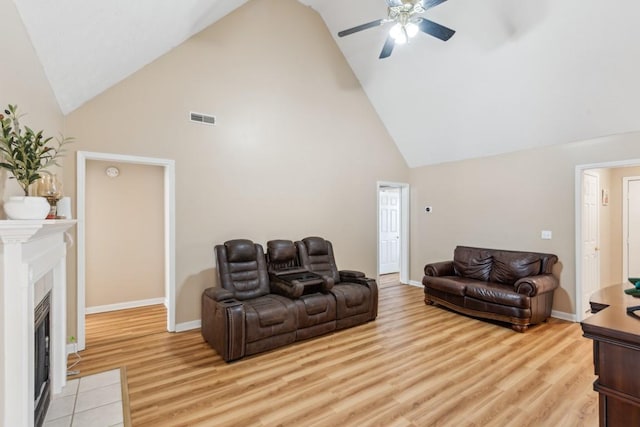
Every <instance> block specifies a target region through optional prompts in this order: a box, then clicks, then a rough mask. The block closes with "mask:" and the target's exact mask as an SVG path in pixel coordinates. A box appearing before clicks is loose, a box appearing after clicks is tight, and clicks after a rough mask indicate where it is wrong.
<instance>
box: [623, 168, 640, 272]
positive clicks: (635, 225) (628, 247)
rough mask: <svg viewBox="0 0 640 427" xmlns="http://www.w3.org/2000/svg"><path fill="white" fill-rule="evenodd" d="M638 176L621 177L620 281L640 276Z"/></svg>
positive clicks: (639, 185)
mask: <svg viewBox="0 0 640 427" xmlns="http://www.w3.org/2000/svg"><path fill="white" fill-rule="evenodd" d="M638 218H640V176H628V177H624V178H623V179H622V283H627V281H628V280H629V278H630V277H631V278H638V277H640V221H639V220H638Z"/></svg>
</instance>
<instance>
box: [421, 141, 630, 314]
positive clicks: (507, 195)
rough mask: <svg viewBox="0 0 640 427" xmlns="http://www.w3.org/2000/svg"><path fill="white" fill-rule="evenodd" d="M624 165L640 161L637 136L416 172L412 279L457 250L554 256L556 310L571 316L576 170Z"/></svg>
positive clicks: (573, 278)
mask: <svg viewBox="0 0 640 427" xmlns="http://www.w3.org/2000/svg"><path fill="white" fill-rule="evenodd" d="M623 159H640V133H630V134H624V135H618V136H612V137H606V138H598V139H593V140H589V141H584V142H577V143H570V144H564V145H556V146H550V147H545V148H540V149H535V150H527V151H521V152H517V153H510V154H504V155H500V156H493V157H486V158H482V159H473V160H467V161H461V162H453V163H446V164H441V165H435V166H427V167H422V168H416V169H412V170H411V179H410V183H411V185H412V208H411V213H412V215H411V237H412V239H411V251H410V252H411V279H412V280H415V281H419V280H421V278H422V275H423V272H422V268H423V267H424V265H425V264H426V263H428V262H433V261H441V260H446V259H451V257H452V254H453V249H454V248H455V246H456V245H471V246H481V247H492V248H505V249H522V250H532V251H540V252H552V253H555V254H557V255H558V256H559V258H560V264H561V266H560V267H561V272H560V282H561V289H559V290H558V291H556V294H555V300H554V307H553V308H554V310H557V311H561V312H565V313H574V312H575V286H576V285H575V277H576V275H575V207H574V203H575V188H574V187H575V185H574V182H575V168H576V166H577V165H586V164H594V163H601V162H608V161H617V160H623ZM612 193H613V191H610V196H611V194H612ZM425 205H431V206H433V207H434V211H433V213H431V214H425V213H424V206H425ZM541 230H551V231H553V239H552V240H541V239H540V231H541Z"/></svg>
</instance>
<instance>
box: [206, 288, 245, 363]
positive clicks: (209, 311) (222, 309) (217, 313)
mask: <svg viewBox="0 0 640 427" xmlns="http://www.w3.org/2000/svg"><path fill="white" fill-rule="evenodd" d="M215 289H221V288H208V289H205V291H204V292H203V293H202V314H201V316H202V326H201V333H202V336H203V337H204V339H205V340H206V341H207V342H208V343H209V345H211V347H213V348H214V349H215V350H216V351H217V352H218V354H219V355H220V356H221V357H222V358H223V359H224V360H225V361H226V362H229V361H232V360H236V359H240V358H242V357H244V355H245V352H246V349H245V339H246V329H245V328H246V327H245V310H244V304H243V303H242V302H241V301H238V300H236V299H225V300H221V301H217V300H215V299H214V296H215V295H216V294H218V293H219V292H216V291H214V290H215ZM223 290H224V289H223ZM223 295H224V294H223Z"/></svg>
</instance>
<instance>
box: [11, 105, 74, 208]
mask: <svg viewBox="0 0 640 427" xmlns="http://www.w3.org/2000/svg"><path fill="white" fill-rule="evenodd" d="M4 114H5V115H3V114H0V124H1V125H2V134H0V157H1V158H0V168H4V169H7V170H8V171H10V172H11V173H12V174H13V177H12V178H15V180H16V181H17V182H18V184H19V185H20V187H21V188H22V190H23V191H24V197H12V198H11V199H10V200H9V201H8V202H5V204H4V209H5V213H6V214H7V216H9V217H10V218H11V219H44V218H45V217H46V216H47V214H48V212H49V203H48V202H47V200H46V199H45V198H44V197H33V198H31V197H29V186H30V185H31V184H33V183H34V182H35V181H37V180H38V179H39V178H40V177H41V174H42V173H43V172H46V171H45V170H44V169H45V168H47V167H49V166H52V165H58V163H57V160H58V159H59V158H60V157H62V156H63V155H64V153H65V150H64V148H63V147H64V145H65V144H67V143H69V142H71V140H72V139H71V138H64V137H62V138H60V139H56V140H55V142H53V143H51V141H52V140H53V138H52V137H45V136H43V131H38V132H34V131H33V130H32V129H31V128H29V127H28V126H21V125H20V118H21V117H22V116H21V115H19V114H18V106H17V105H11V104H9V105H8V106H7V109H5V110H4ZM50 143H51V144H50ZM31 208H33V211H31ZM26 211H28V212H26Z"/></svg>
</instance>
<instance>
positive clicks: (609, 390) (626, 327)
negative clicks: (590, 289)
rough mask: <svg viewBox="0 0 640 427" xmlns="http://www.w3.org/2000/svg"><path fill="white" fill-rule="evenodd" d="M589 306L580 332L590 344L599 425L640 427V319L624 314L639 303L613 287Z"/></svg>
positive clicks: (606, 289) (602, 293) (619, 287)
mask: <svg viewBox="0 0 640 427" xmlns="http://www.w3.org/2000/svg"><path fill="white" fill-rule="evenodd" d="M590 303H591V311H592V312H593V313H595V314H594V315H593V316H591V317H589V318H588V319H586V320H584V321H583V322H582V331H583V333H584V336H585V337H586V338H590V339H592V340H593V362H594V369H595V374H596V375H597V376H598V378H597V379H596V381H595V382H594V383H593V388H594V390H595V391H597V392H598V394H599V400H600V405H599V406H600V409H599V415H600V425H601V426H624V427H626V426H640V319H638V318H636V317H632V316H630V315H628V314H627V307H628V306H633V305H639V304H640V299H638V298H633V297H631V296H628V295H625V293H624V287H623V285H616V286H611V287H608V288H605V289H602V290H600V291H598V292H596V293H595V294H593V296H592V297H591V301H590Z"/></svg>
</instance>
